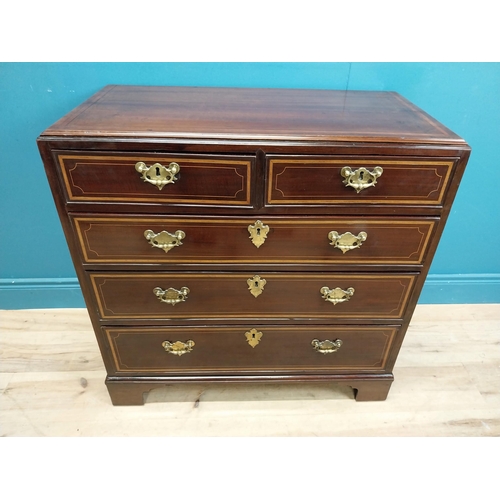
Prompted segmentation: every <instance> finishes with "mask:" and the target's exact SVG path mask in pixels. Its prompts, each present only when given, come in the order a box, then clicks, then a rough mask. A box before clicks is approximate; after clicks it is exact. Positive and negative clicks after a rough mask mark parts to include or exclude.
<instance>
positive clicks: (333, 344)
mask: <svg viewBox="0 0 500 500" xmlns="http://www.w3.org/2000/svg"><path fill="white" fill-rule="evenodd" d="M342 343H343V342H342V340H340V339H337V340H318V339H314V340H313V341H312V342H311V345H312V346H313V347H314V350H315V351H318V352H320V353H321V354H331V353H332V352H337V351H338V350H339V349H340V348H341V346H342Z"/></svg>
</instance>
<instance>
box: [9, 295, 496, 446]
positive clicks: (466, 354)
mask: <svg viewBox="0 0 500 500" xmlns="http://www.w3.org/2000/svg"><path fill="white" fill-rule="evenodd" d="M394 376H395V382H394V384H393V385H392V389H391V391H390V393H389V397H388V399H387V400H386V401H384V402H365V403H360V402H356V401H354V399H353V394H352V391H351V390H350V389H349V388H345V387H344V388H342V387H335V386H330V385H328V386H326V385H322V384H305V385H299V384H293V385H279V384H275V385H230V384H228V385H218V384H214V385H199V384H197V385H190V386H188V385H186V386H184V385H183V386H177V387H168V388H159V389H157V390H155V391H152V392H151V393H150V394H149V395H148V397H147V401H146V404H145V405H144V406H138V407H114V406H112V405H111V402H110V399H109V396H108V392H107V390H106V387H105V385H104V378H105V370H104V366H103V363H102V360H101V358H100V354H99V350H98V348H97V343H96V341H95V337H94V334H93V331H92V328H91V326H90V322H89V319H88V316H87V312H86V310H85V309H44V310H21V311H5V310H4V311H0V435H2V436H325V437H326V436H500V305H499V304H487V305H484V304H483V305H474V304H471V305H421V306H418V307H417V310H416V312H415V315H414V318H413V321H412V324H411V326H410V328H409V330H408V333H407V335H406V338H405V341H404V343H403V347H402V349H401V352H400V356H399V358H398V361H397V363H396V367H395V369H394Z"/></svg>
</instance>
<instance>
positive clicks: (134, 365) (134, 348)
mask: <svg viewBox="0 0 500 500" xmlns="http://www.w3.org/2000/svg"><path fill="white" fill-rule="evenodd" d="M102 330H103V332H104V334H105V336H106V338H107V339H108V342H109V346H110V349H111V354H112V359H113V362H114V365H115V370H116V372H118V373H123V372H136V373H150V372H155V373H170V374H175V373H179V374H185V373H188V372H193V373H206V372H212V373H220V372H222V371H226V372H230V371H237V372H238V373H244V372H252V371H258V372H259V373H260V374H262V373H263V372H265V371H266V370H268V371H272V372H275V371H276V370H280V372H281V371H290V372H295V373H297V372H305V371H314V373H322V372H338V371H350V370H356V371H357V372H359V371H367V372H373V371H382V370H383V369H384V366H385V363H386V360H387V357H388V354H389V350H390V347H391V344H392V342H393V339H394V337H395V335H396V333H397V328H396V327H388V326H382V327H377V326H356V327H352V326H328V327H304V326H299V327H277V326H265V325H264V326H259V325H257V326H248V327H227V326H220V327H219V326H218V327H216V328H211V327H200V328H193V327H179V328H175V327H172V328H112V327H104V328H102Z"/></svg>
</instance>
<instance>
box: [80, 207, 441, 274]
mask: <svg viewBox="0 0 500 500" xmlns="http://www.w3.org/2000/svg"><path fill="white" fill-rule="evenodd" d="M72 220H73V224H74V226H75V228H76V231H77V234H78V239H79V241H80V244H81V247H82V253H83V260H84V262H87V263H102V264H117V263H128V264H139V263H143V264H163V265H165V266H168V265H172V266H175V265H178V264H187V263H189V264H196V265H200V266H206V267H210V266H211V265H212V266H214V265H220V264H233V265H237V264H240V265H246V266H247V268H248V267H255V268H259V266H262V265H263V264H273V265H284V264H290V265H299V264H323V265H334V264H339V265H342V264H358V265H369V264H386V265H401V264H406V265H420V264H422V262H423V261H424V258H425V254H426V250H427V246H428V243H429V241H430V238H431V236H432V232H433V230H434V226H435V224H436V222H437V220H436V219H428V218H426V219H423V218H420V219H416V218H414V219H406V218H397V217H394V218H385V219H380V218H377V219H373V218H364V219H349V218H339V217H337V218H325V217H317V218H308V219H304V218H301V217H286V218H284V217H267V218H263V221H264V223H265V224H266V225H268V226H269V233H268V236H267V238H266V241H265V242H264V244H262V245H261V246H260V247H259V248H257V247H256V246H255V245H254V244H253V243H252V241H251V239H250V235H249V231H248V226H249V225H251V224H253V223H255V221H256V217H248V218H234V217H233V218H230V217H225V218H194V217H151V216H150V217H147V218H139V217H132V216H128V217H114V218H110V217H102V216H95V215H87V216H85V217H82V216H79V215H75V216H73V217H72ZM147 230H151V231H153V232H154V233H156V234H158V233H160V232H162V231H168V232H170V233H171V234H174V233H175V232H176V231H178V230H182V231H183V232H184V233H185V235H186V236H185V237H184V238H183V239H182V241H181V245H180V246H178V247H175V248H172V249H171V250H169V251H168V253H165V252H164V251H163V250H162V249H159V248H154V247H153V246H152V245H151V244H150V243H149V241H148V240H147V239H146V238H145V236H144V233H145V231H147ZM331 231H337V233H339V234H345V233H347V232H351V233H352V234H354V235H356V236H358V235H359V234H360V233H361V232H365V233H366V235H367V236H366V240H365V241H364V242H362V243H361V246H360V247H359V248H354V249H352V250H348V251H347V252H345V253H343V252H342V251H341V250H340V249H338V248H335V247H334V246H333V245H332V241H331V240H330V239H329V238H328V234H329V233H330V232H331Z"/></svg>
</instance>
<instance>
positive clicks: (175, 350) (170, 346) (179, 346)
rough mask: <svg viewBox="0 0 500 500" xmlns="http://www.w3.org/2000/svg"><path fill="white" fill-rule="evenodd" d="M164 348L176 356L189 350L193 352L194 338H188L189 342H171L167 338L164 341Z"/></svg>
mask: <svg viewBox="0 0 500 500" xmlns="http://www.w3.org/2000/svg"><path fill="white" fill-rule="evenodd" d="M162 346H163V348H164V349H165V351H166V352H168V353H170V354H173V355H174V356H182V355H183V354H186V353H188V352H191V351H192V350H193V347H194V342H193V341H192V340H188V341H187V342H181V341H180V340H178V341H177V342H174V343H172V342H169V341H168V340H165V342H163V343H162Z"/></svg>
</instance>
